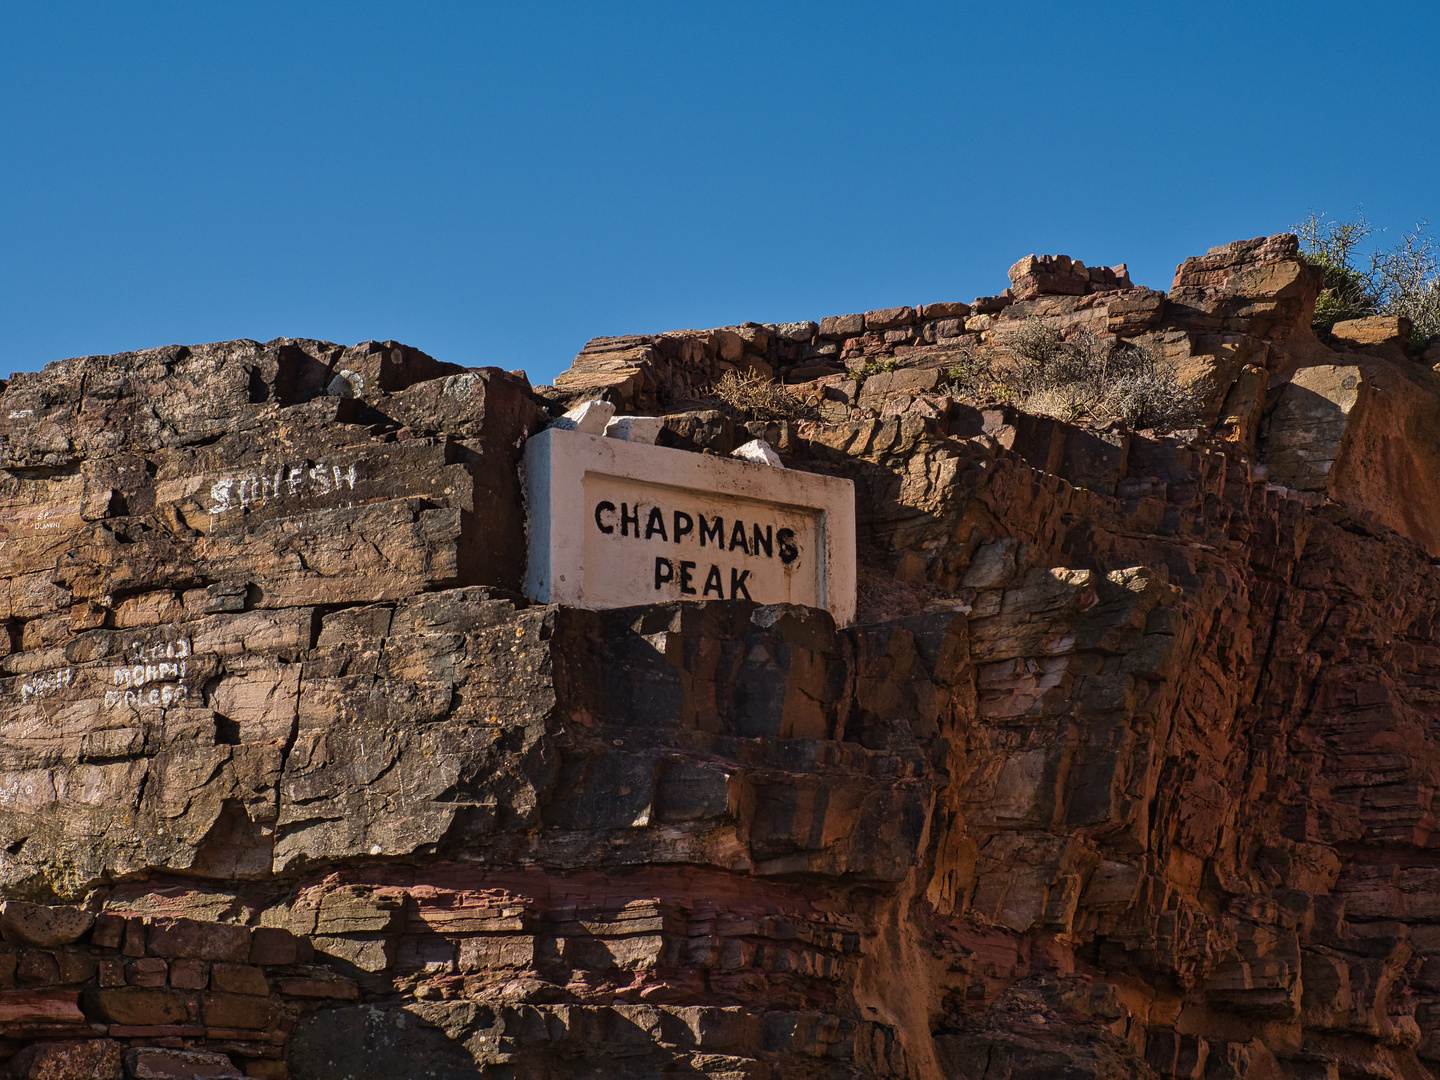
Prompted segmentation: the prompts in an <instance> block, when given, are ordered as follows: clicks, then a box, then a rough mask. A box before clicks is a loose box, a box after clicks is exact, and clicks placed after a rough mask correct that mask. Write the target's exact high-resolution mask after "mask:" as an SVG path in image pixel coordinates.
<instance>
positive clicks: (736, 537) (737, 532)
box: [730, 518, 750, 555]
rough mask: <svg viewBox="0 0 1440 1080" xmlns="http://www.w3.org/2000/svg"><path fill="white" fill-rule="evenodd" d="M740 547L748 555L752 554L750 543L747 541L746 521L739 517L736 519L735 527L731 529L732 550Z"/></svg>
mask: <svg viewBox="0 0 1440 1080" xmlns="http://www.w3.org/2000/svg"><path fill="white" fill-rule="evenodd" d="M737 547H738V548H739V549H740V550H741V551H743V552H744V553H745V554H746V555H749V554H750V545H749V544H747V543H746V542H745V523H744V522H743V521H741V520H740V519H739V518H736V519H735V527H734V528H733V529H731V530H730V550H731V551H734V550H735V549H736V548H737Z"/></svg>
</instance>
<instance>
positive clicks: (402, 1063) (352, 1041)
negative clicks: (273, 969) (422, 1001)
mask: <svg viewBox="0 0 1440 1080" xmlns="http://www.w3.org/2000/svg"><path fill="white" fill-rule="evenodd" d="M451 1011H455V1010H451ZM463 1011H465V1012H467V1013H471V1014H473V1013H477V1012H482V1011H484V1012H488V1011H489V1010H480V1009H477V1008H476V1007H475V1006H473V1005H472V1006H466V1007H463ZM491 1015H492V1016H493V1014H491ZM464 1019H465V1020H472V1021H473V1020H474V1019H476V1018H475V1017H473V1016H467V1017H465V1018H464ZM459 1026H460V1027H462V1028H463V1027H468V1026H470V1025H469V1024H465V1023H464V1022H463V1021H462V1023H461V1025H459ZM454 1030H455V1025H451V1031H450V1032H447V1031H446V1029H445V1028H442V1027H440V1026H438V1025H436V1024H434V1023H431V1022H429V1021H427V1020H425V1019H423V1018H422V1017H421V1016H419V1015H417V1014H416V1013H415V1012H412V1011H410V1010H409V1009H405V1008H402V1007H400V1006H390V1007H385V1006H379V1005H351V1006H347V1007H344V1008H339V1009H327V1010H324V1011H322V1012H318V1013H313V1014H312V1015H310V1016H307V1017H306V1018H305V1019H304V1020H302V1021H301V1022H300V1024H299V1025H298V1026H297V1027H296V1029H295V1035H294V1038H293V1044H292V1045H293V1049H292V1051H291V1054H290V1073H291V1076H293V1077H295V1080H367V1078H369V1077H379V1076H396V1077H399V1076H404V1077H412V1078H414V1080H479V1078H480V1077H483V1076H485V1075H487V1074H486V1072H485V1071H484V1067H483V1066H482V1065H480V1064H478V1063H477V1062H476V1060H475V1056H474V1054H473V1053H471V1052H470V1051H469V1050H468V1049H466V1047H465V1045H464V1043H462V1042H460V1041H458V1040H457V1039H456V1038H455V1037H454V1035H453V1034H452V1032H454ZM491 1075H493V1074H491Z"/></svg>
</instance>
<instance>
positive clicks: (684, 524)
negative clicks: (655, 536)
mask: <svg viewBox="0 0 1440 1080" xmlns="http://www.w3.org/2000/svg"><path fill="white" fill-rule="evenodd" d="M694 531H695V519H694V518H692V517H691V516H690V515H689V514H687V513H685V511H684V510H676V511H675V543H677V544H678V543H679V542H680V537H682V536H686V535H688V534H690V533H692V532H694Z"/></svg>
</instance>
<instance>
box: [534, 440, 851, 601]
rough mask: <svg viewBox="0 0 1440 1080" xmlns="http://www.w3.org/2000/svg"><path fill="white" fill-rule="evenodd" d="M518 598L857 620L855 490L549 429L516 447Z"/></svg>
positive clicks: (832, 481) (838, 482)
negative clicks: (521, 498)
mask: <svg viewBox="0 0 1440 1080" xmlns="http://www.w3.org/2000/svg"><path fill="white" fill-rule="evenodd" d="M525 476H526V491H527V496H528V499H529V504H530V569H529V573H528V575H527V577H526V582H525V592H526V595H527V596H530V597H531V598H533V599H536V600H540V601H542V602H544V603H556V604H569V605H571V606H574V607H588V608H611V607H628V606H630V605H632V604H654V603H660V602H662V601H669V600H736V599H739V600H746V599H748V600H753V601H755V602H756V603H757V604H780V603H786V604H805V605H808V606H810V607H820V608H826V609H828V610H829V611H830V613H831V615H833V616H834V618H835V621H836V622H837V623H838V624H840V625H842V626H843V625H846V624H848V623H850V622H852V621H853V620H854V618H855V485H854V484H852V483H851V482H850V481H849V480H842V479H839V478H836V477H831V476H820V475H818V474H816V473H807V472H796V471H793V470H789V469H776V468H773V467H771V466H768V465H759V464H754V463H752V462H748V461H739V460H736V459H734V458H724V457H718V456H715V455H712V454H695V453H690V452H689V451H685V450H672V449H669V448H667V447H663V446H648V445H645V444H643V443H635V442H623V441H621V440H619V439H609V438H604V437H601V436H597V435H585V434H582V433H580V432H578V431H565V430H561V429H559V428H550V429H549V430H547V431H542V432H541V433H540V434H538V435H536V436H535V437H534V438H532V439H531V440H530V441H529V443H528V444H527V445H526V447H525Z"/></svg>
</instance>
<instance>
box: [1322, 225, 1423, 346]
mask: <svg viewBox="0 0 1440 1080" xmlns="http://www.w3.org/2000/svg"><path fill="white" fill-rule="evenodd" d="M1375 232H1376V229H1375V227H1374V226H1373V225H1371V224H1370V222H1368V221H1366V220H1365V215H1364V214H1361V213H1358V212H1357V213H1356V215H1355V218H1354V220H1353V221H1331V220H1327V218H1326V216H1325V215H1324V214H1315V213H1311V214H1310V215H1309V216H1307V217H1306V218H1305V220H1304V221H1302V222H1300V223H1299V224H1298V225H1296V226H1295V234H1296V235H1297V236H1298V237H1299V238H1300V251H1301V253H1302V254H1303V255H1304V256H1305V258H1306V259H1307V260H1308V261H1309V262H1311V263H1313V264H1314V265H1316V266H1318V267H1320V268H1321V269H1322V270H1323V271H1324V274H1325V276H1324V278H1323V279H1322V280H1321V283H1320V297H1319V299H1318V300H1316V302H1315V318H1314V320H1313V322H1312V324H1311V325H1313V326H1314V328H1315V329H1316V330H1320V331H1324V332H1326V333H1328V332H1329V330H1330V328H1331V327H1333V326H1334V325H1335V324H1336V323H1337V322H1342V321H1343V320H1345V319H1360V318H1364V317H1365V316H1367V315H1403V316H1404V317H1405V318H1407V319H1409V320H1410V322H1411V324H1412V325H1413V326H1414V328H1415V333H1414V339H1413V341H1412V344H1413V345H1415V346H1417V347H1419V346H1421V345H1423V344H1424V343H1425V342H1426V341H1428V340H1429V339H1430V338H1432V337H1434V336H1436V335H1437V334H1440V256H1437V252H1436V250H1435V243H1434V240H1433V239H1432V238H1431V237H1430V235H1429V233H1428V232H1427V231H1426V223H1425V222H1423V221H1422V222H1420V223H1419V224H1417V225H1416V226H1415V228H1414V229H1413V230H1411V231H1410V232H1406V233H1401V235H1400V241H1399V243H1397V244H1395V246H1393V247H1390V248H1376V249H1375V250H1374V251H1372V252H1370V254H1369V256H1368V257H1364V256H1362V255H1361V254H1360V247H1361V246H1362V244H1363V243H1364V241H1365V239H1366V238H1367V237H1370V236H1373V235H1374V234H1375ZM1367 263H1368V265H1366V264H1367Z"/></svg>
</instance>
